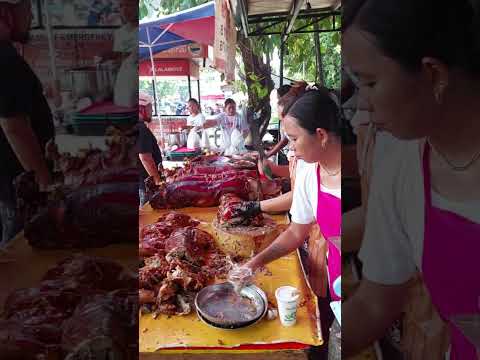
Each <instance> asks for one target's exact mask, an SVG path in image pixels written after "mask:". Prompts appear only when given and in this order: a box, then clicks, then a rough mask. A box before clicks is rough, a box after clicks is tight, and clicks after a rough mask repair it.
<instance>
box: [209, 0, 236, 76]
mask: <svg viewBox="0 0 480 360" xmlns="http://www.w3.org/2000/svg"><path fill="white" fill-rule="evenodd" d="M236 42H237V31H236V30H235V24H234V22H233V18H232V12H231V9H230V4H229V1H228V0H215V42H214V46H213V67H214V68H215V69H217V70H218V71H220V72H222V73H224V74H225V80H226V81H227V82H230V81H233V80H235V44H236Z"/></svg>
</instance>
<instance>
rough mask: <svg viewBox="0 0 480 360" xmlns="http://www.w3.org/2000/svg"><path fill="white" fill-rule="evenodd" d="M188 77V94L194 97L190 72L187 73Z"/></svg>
mask: <svg viewBox="0 0 480 360" xmlns="http://www.w3.org/2000/svg"><path fill="white" fill-rule="evenodd" d="M187 79H188V96H189V98H190V99H191V98H192V84H190V74H188V75H187Z"/></svg>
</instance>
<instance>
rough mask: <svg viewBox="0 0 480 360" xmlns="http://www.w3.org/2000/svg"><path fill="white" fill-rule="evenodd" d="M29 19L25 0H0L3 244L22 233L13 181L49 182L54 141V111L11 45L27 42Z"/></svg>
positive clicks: (0, 216)
mask: <svg viewBox="0 0 480 360" xmlns="http://www.w3.org/2000/svg"><path fill="white" fill-rule="evenodd" d="M31 21H32V13H31V3H30V1H29V0H0V79H1V82H2V86H1V87H0V128H1V130H0V163H1V165H0V219H1V226H2V237H1V239H0V240H1V242H2V243H3V245H4V244H5V242H7V241H9V240H11V239H12V238H13V237H14V236H15V235H16V233H17V232H18V231H19V230H20V228H21V224H20V222H19V220H18V218H17V215H16V197H15V189H14V185H13V182H14V179H15V178H16V177H17V176H18V175H19V174H21V173H22V172H24V171H33V172H34V173H35V178H36V181H37V183H38V184H39V186H40V188H41V189H44V188H45V187H47V186H48V184H49V183H50V181H51V175H50V171H49V168H48V165H47V162H46V160H45V157H44V155H43V154H44V149H45V144H46V143H47V142H48V140H50V139H51V138H53V137H54V126H53V119H52V113H51V111H50V107H49V106H48V103H47V100H46V99H45V96H44V95H43V88H42V85H41V83H40V81H39V79H38V78H37V76H36V75H35V74H34V72H33V71H32V69H31V68H30V66H29V65H28V64H27V63H26V62H25V60H24V59H23V58H22V57H21V56H20V55H19V54H18V53H17V50H16V49H15V47H14V46H13V42H19V43H22V44H24V43H26V42H27V41H28V37H29V29H30V24H31Z"/></svg>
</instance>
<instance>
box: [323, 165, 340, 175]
mask: <svg viewBox="0 0 480 360" xmlns="http://www.w3.org/2000/svg"><path fill="white" fill-rule="evenodd" d="M318 164H319V165H320V167H321V168H322V169H323V170H325V172H326V173H327V175H328V176H336V175H338V174H340V171H342V167H341V166H340V169H338V170H337V171H335V172H333V173H331V172H329V171H328V170H327V168H326V167H324V166H323V165H322V164H321V163H320V162H319V163H318Z"/></svg>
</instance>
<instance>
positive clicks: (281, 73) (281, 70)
mask: <svg viewBox="0 0 480 360" xmlns="http://www.w3.org/2000/svg"><path fill="white" fill-rule="evenodd" d="M284 54H285V42H284V41H282V43H281V45H280V86H282V85H283V56H284Z"/></svg>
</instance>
